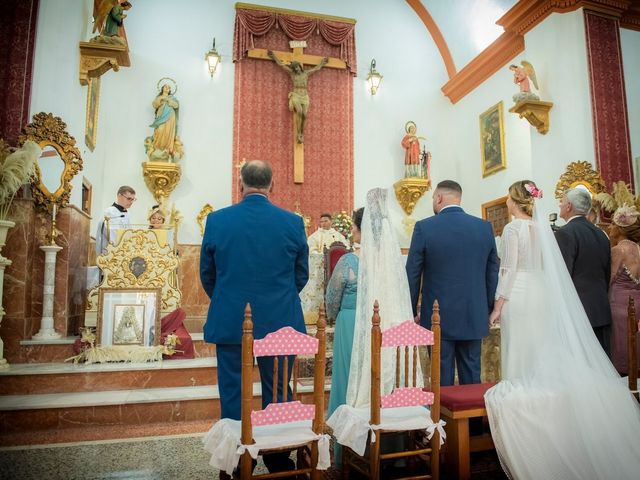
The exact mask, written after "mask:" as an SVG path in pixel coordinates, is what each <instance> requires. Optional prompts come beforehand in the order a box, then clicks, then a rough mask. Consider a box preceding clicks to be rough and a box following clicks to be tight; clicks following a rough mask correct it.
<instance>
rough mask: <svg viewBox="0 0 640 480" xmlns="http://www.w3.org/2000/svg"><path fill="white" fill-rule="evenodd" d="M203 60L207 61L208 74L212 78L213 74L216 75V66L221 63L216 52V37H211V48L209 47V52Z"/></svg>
mask: <svg viewBox="0 0 640 480" xmlns="http://www.w3.org/2000/svg"><path fill="white" fill-rule="evenodd" d="M204 59H205V60H206V61H207V66H208V67H209V73H210V74H211V76H212V77H213V74H214V73H216V68H218V64H219V63H220V62H221V61H222V57H221V56H220V54H219V53H218V51H217V50H216V37H213V46H212V47H211V50H209V51H208V52H207V54H206V55H205V56H204Z"/></svg>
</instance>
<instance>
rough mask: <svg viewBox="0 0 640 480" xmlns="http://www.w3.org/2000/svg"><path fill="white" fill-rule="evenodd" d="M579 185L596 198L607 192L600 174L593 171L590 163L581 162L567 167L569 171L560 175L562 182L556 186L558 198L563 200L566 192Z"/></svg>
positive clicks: (572, 163) (559, 181)
mask: <svg viewBox="0 0 640 480" xmlns="http://www.w3.org/2000/svg"><path fill="white" fill-rule="evenodd" d="M579 185H582V186H584V187H585V188H586V189H588V190H589V191H590V192H591V194H592V195H594V196H595V195H597V194H598V193H600V192H604V191H605V190H606V188H605V184H604V180H602V177H601V176H600V174H599V173H598V172H596V171H595V170H594V169H593V167H592V166H591V164H590V163H589V162H585V161H584V160H581V161H577V162H571V163H570V164H569V165H568V166H567V170H566V171H565V172H564V173H563V174H562V175H560V180H558V183H557V184H556V193H555V194H556V198H562V195H564V192H566V191H567V190H569V189H570V188H575V187H577V186H579Z"/></svg>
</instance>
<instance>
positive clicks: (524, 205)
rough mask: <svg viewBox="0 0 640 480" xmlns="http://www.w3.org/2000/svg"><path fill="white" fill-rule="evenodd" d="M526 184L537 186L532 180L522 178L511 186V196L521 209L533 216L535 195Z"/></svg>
mask: <svg viewBox="0 0 640 480" xmlns="http://www.w3.org/2000/svg"><path fill="white" fill-rule="evenodd" d="M525 185H532V186H534V187H536V184H535V183H534V182H532V181H531V180H520V181H519V182H516V183H514V184H513V185H511V186H510V187H509V196H510V197H511V200H512V201H513V203H515V204H516V205H517V206H518V207H519V208H520V210H522V211H523V212H524V213H526V214H527V215H529V216H530V217H531V216H533V195H531V193H529V190H527V188H526V186H525ZM536 188H537V187H536Z"/></svg>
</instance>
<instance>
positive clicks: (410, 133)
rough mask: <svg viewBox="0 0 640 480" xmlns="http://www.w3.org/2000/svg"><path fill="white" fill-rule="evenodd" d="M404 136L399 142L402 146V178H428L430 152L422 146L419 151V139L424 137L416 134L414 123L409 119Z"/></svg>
mask: <svg viewBox="0 0 640 480" xmlns="http://www.w3.org/2000/svg"><path fill="white" fill-rule="evenodd" d="M404 130H405V136H404V137H402V141H401V142H400V143H401V145H402V148H404V152H405V153H404V178H429V173H430V172H429V171H430V169H431V153H430V152H427V151H426V148H423V151H422V152H421V151H420V140H426V138H424V137H419V136H417V135H416V130H417V127H416V124H415V122H413V121H411V120H409V121H408V122H407V123H406V124H405V126H404Z"/></svg>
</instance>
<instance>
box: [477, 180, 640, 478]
mask: <svg viewBox="0 0 640 480" xmlns="http://www.w3.org/2000/svg"><path fill="white" fill-rule="evenodd" d="M541 195H542V192H541V191H540V190H538V189H537V187H536V186H535V184H534V183H533V182H531V181H529V180H524V181H520V182H516V183H514V184H513V185H512V186H511V187H510V188H509V198H508V199H507V206H508V208H509V212H510V213H511V215H513V217H514V220H513V221H512V222H511V223H509V224H508V225H506V226H505V228H504V231H503V233H502V243H501V250H502V255H501V262H502V263H501V266H500V278H499V283H498V289H497V292H496V297H497V300H496V304H495V308H494V311H493V313H492V314H491V316H490V322H491V323H492V324H496V323H498V322H499V323H500V325H501V335H502V344H501V351H502V381H501V382H500V383H498V384H497V385H496V386H495V387H493V388H491V389H490V390H489V391H487V393H486V395H485V401H486V406H487V412H488V416H489V422H490V425H491V434H492V436H493V440H494V443H495V445H496V449H497V451H498V455H499V457H500V461H501V463H502V466H503V468H504V470H505V472H506V473H507V475H508V476H509V477H510V478H515V479H536V480H537V479H542V478H544V479H545V480H550V479H558V480H559V479H562V480H565V479H589V480H591V479H616V480H618V479H637V478H640V409H639V408H638V404H637V403H636V401H635V399H634V398H633V397H632V396H631V394H630V392H629V390H628V388H627V387H626V385H625V383H624V382H623V381H622V380H621V379H620V376H619V375H618V373H617V372H616V370H615V369H614V367H613V365H612V364H611V362H610V361H609V358H608V357H607V356H606V354H605V353H604V351H603V350H602V348H601V347H600V344H599V343H598V341H597V339H596V337H595V335H594V333H593V330H592V328H591V325H590V324H589V321H588V319H587V316H586V313H585V311H584V308H583V307H582V304H581V302H580V299H579V297H578V294H577V292H576V290H575V287H574V286H573V282H572V280H571V277H570V276H569V273H568V271H567V269H566V266H565V262H564V260H563V258H562V255H561V253H560V250H559V248H558V245H557V243H556V241H555V238H554V236H553V233H552V231H551V229H550V228H549V226H548V223H547V222H546V221H545V219H544V218H542V214H541V212H538V211H536V209H535V208H534V198H540V197H541ZM532 216H533V218H532Z"/></svg>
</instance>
